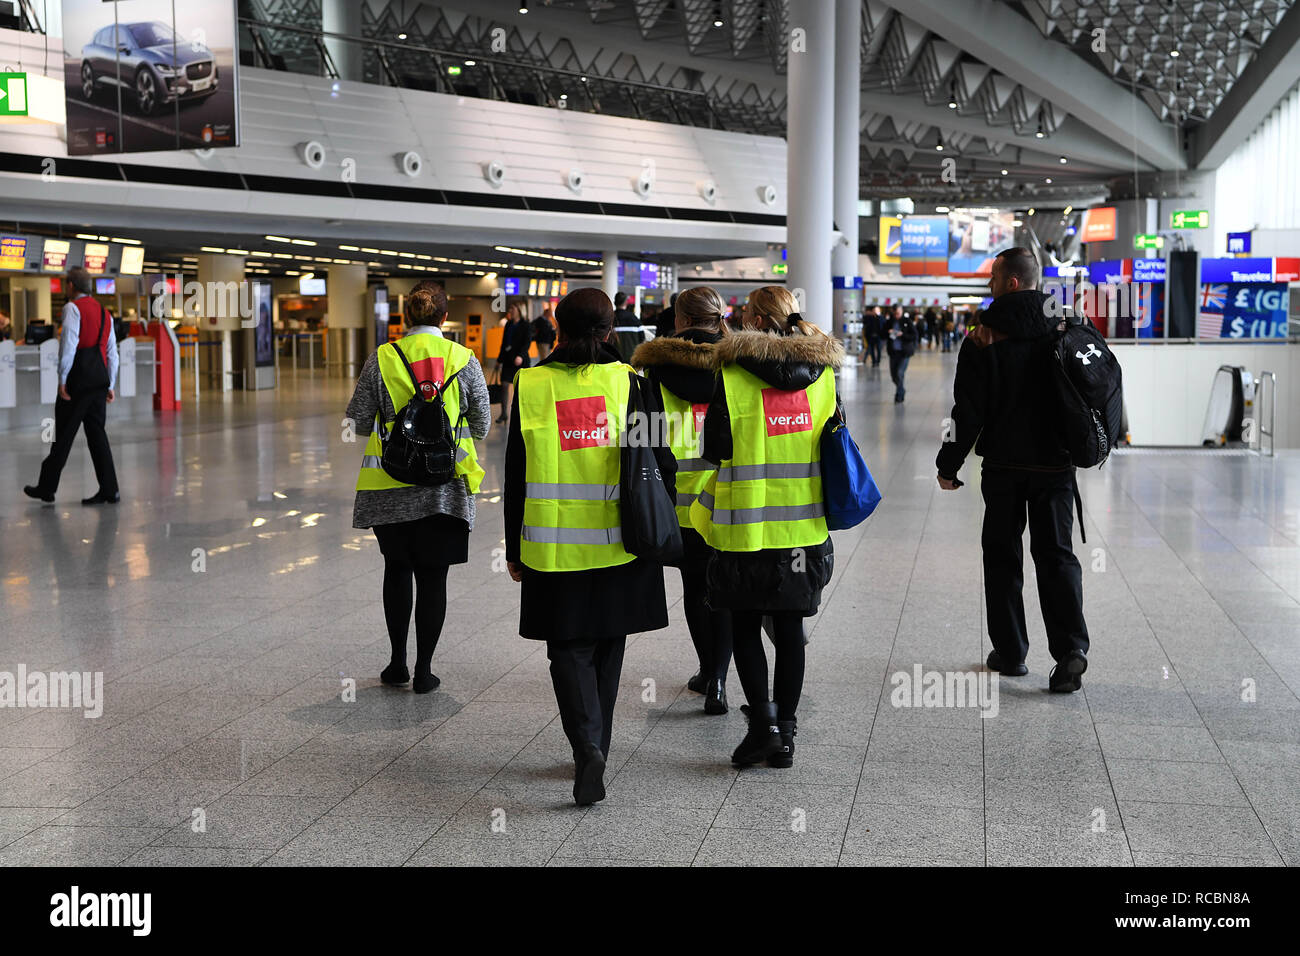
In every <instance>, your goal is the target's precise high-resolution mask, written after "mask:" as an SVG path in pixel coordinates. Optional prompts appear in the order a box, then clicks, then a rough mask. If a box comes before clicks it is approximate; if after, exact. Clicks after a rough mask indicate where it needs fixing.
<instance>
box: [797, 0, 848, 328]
mask: <svg viewBox="0 0 1300 956" xmlns="http://www.w3.org/2000/svg"><path fill="white" fill-rule="evenodd" d="M786 42H788V43H789V44H790V57H789V79H788V95H787V97H786V140H787V142H788V143H789V146H788V152H787V156H788V165H787V167H786V235H787V241H788V245H789V249H790V269H789V272H788V274H787V276H786V284H787V285H788V286H789V288H790V290H791V291H792V292H794V293H795V295H796V297H798V298H800V299H801V300H802V301H801V303H800V306H801V309H802V312H803V314H804V318H805V319H807V320H808V321H809V322H812V323H814V324H815V325H817V326H820V327H821V328H822V329H824V330H826V331H827V332H830V331H831V327H832V325H833V315H832V311H833V308H832V304H831V255H830V253H831V231H832V224H831V182H832V176H833V173H834V166H835V164H834V142H835V129H834V123H833V106H834V103H835V83H834V79H835V3H834V0H803V2H801V3H797V4H791V5H790V36H789V38H787V41H786ZM857 129H858V121H857V119H856V118H855V119H854V121H853V130H854V132H855V133H856V132H857Z"/></svg>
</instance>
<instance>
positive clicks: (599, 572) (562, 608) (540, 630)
mask: <svg viewBox="0 0 1300 956" xmlns="http://www.w3.org/2000/svg"><path fill="white" fill-rule="evenodd" d="M568 357H569V356H567V355H566V353H565V349H564V348H563V347H560V348H557V349H556V350H555V351H554V352H552V353H551V354H550V355H549V356H547V357H546V358H544V359H542V360H541V361H540V362H538V363H537V364H538V365H551V364H557V363H564V362H565V361H566V359H567V358H568ZM621 361H622V358H621V357H620V356H619V355H618V353H617V352H616V351H615V350H614V349H612V348H610V347H609V346H608V345H604V346H602V354H601V358H600V363H601V364H606V363H609V362H621ZM642 394H643V395H644V397H645V400H646V409H645V411H647V412H648V413H651V414H653V413H655V412H656V411H658V412H662V411H663V407H662V405H661V404H660V402H659V391H658V389H649V388H646V389H642ZM654 454H655V460H656V461H657V462H658V464H659V471H660V473H661V474H662V475H663V477H664V484H665V485H667V486H668V493H669V495H675V494H676V486H675V484H674V479H675V478H676V475H677V463H676V461H675V460H674V459H673V453H672V451H671V450H670V449H668V448H655V449H654ZM527 457H528V455H527V448H526V446H525V445H524V436H523V432H522V431H520V429H519V390H518V389H516V390H515V401H514V407H513V408H512V409H511V410H510V435H509V437H508V438H507V439H506V467H505V493H504V494H505V502H504V504H505V538H506V560H507V561H512V562H516V563H518V562H519V536H520V533H521V532H522V530H523V525H524V499H525V497H526V496H525V493H524V486H525V484H526V482H527V473H528V469H527V466H528V462H527ZM667 626H668V606H667V602H666V600H665V596H664V570H663V565H661V564H654V563H652V562H649V561H646V560H644V559H642V558H636V559H635V560H633V561H630V562H628V563H627V564H620V565H615V566H614V567H611V568H594V569H592V570H589V571H533V570H531V569H529V568H524V572H523V582H522V583H521V589H520V599H519V634H520V636H521V637H526V638H528V639H530V640H537V641H574V640H605V639H608V638H611V637H623V636H626V635H628V634H639V633H641V632H643V631H654V630H658V629H659V628H661V627H667Z"/></svg>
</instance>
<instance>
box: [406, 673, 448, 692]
mask: <svg viewBox="0 0 1300 956" xmlns="http://www.w3.org/2000/svg"><path fill="white" fill-rule="evenodd" d="M441 683H442V681H441V680H439V679H438V675H437V674H433V673H429V674H416V675H415V683H413V684H412V685H411V690H413V691H415V692H416V693H417V694H427V693H429V691H431V690H437V689H438V685H439V684H441Z"/></svg>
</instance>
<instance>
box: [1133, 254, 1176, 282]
mask: <svg viewBox="0 0 1300 956" xmlns="http://www.w3.org/2000/svg"><path fill="white" fill-rule="evenodd" d="M1132 268H1133V281H1134V282H1164V281H1165V279H1166V278H1167V269H1166V264H1165V260H1164V259H1134V260H1133V267H1132Z"/></svg>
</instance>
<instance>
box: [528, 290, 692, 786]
mask: <svg viewBox="0 0 1300 956" xmlns="http://www.w3.org/2000/svg"><path fill="white" fill-rule="evenodd" d="M555 318H556V320H557V322H558V324H559V343H558V344H557V345H556V347H555V351H553V352H552V353H551V354H550V355H549V356H547V357H546V358H545V359H543V360H542V361H541V362H540V363H538V364H537V365H536V366H534V367H533V368H525V369H520V370H519V373H518V375H517V376H516V379H515V403H514V408H513V409H512V411H511V414H510V437H509V439H508V440H507V443H506V475H505V532H506V561H507V566H508V568H509V571H510V576H511V577H512V578H513V579H514V580H516V581H518V582H520V583H521V584H522V589H521V595H520V606H519V633H520V635H521V636H523V637H525V638H528V639H530V640H538V641H545V642H546V655H547V657H548V658H549V660H550V662H551V681H552V683H553V684H554V687H555V699H556V702H557V703H558V704H559V707H560V721H561V723H562V724H563V725H564V733H565V735H566V736H567V737H568V738H569V743H570V744H571V745H572V746H573V759H574V764H575V773H574V784H573V798H574V800H575V801H576V802H577V803H578V804H579V805H580V806H586V805H589V804H591V803H595V802H596V801H597V800H602V799H604V797H605V783H604V773H605V763H606V761H607V760H608V758H609V744H610V732H611V730H612V728H613V718H614V701H615V699H616V698H617V696H618V682H619V676H620V674H621V672H622V669H623V649H624V645H625V643H626V640H627V635H628V634H633V633H637V632H640V631H653V630H657V629H659V628H662V627H667V626H668V609H667V604H666V602H665V599H664V577H663V567H662V565H659V564H653V563H650V562H648V561H644V560H642V559H640V558H634V557H633V556H632V555H630V554H628V553H627V552H626V551H625V550H623V545H622V533H621V512H620V511H619V485H620V482H619V478H620V471H621V465H620V449H619V441H620V433H621V431H622V426H623V423H624V420H625V415H626V411H627V409H628V405H629V398H633V400H634V404H635V406H636V408H634V410H644V411H646V412H649V413H651V414H653V413H654V412H656V411H657V412H660V413H662V409H660V408H658V402H657V400H656V396H655V395H654V393H653V392H652V390H650V389H648V388H646V389H644V398H645V401H644V405H642V404H641V403H640V402H638V401H636V400H635V398H634V395H640V394H642V390H641V389H640V388H637V389H636V392H635V393H634V392H633V389H634V387H636V386H637V384H638V382H639V379H638V378H637V376H636V373H635V372H633V371H632V369H631V367H630V366H628V365H626V364H624V363H623V361H622V359H621V357H620V356H619V355H618V353H617V352H616V351H615V350H614V349H613V348H611V347H610V346H609V345H608V344H607V343H606V339H608V338H609V335H610V331H611V330H612V328H613V324H614V307H613V305H612V304H611V303H610V301H609V297H608V296H607V295H605V293H604V292H602V291H601V290H600V289H590V288H588V289H577V290H575V291H573V292H570V293H569V294H568V295H567V296H565V297H564V298H563V299H562V300H561V301H560V304H559V305H558V306H557V307H556V309H555ZM641 431H642V432H644V431H645V429H642V430H641ZM655 458H656V460H657V462H658V464H659V469H660V473H661V474H662V475H663V478H664V483H665V484H666V485H667V487H668V491H669V493H670V494H672V493H673V472H674V470H675V468H676V466H675V464H674V462H673V456H672V451H671V450H670V449H668V448H667V447H663V448H656V449H655Z"/></svg>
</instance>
